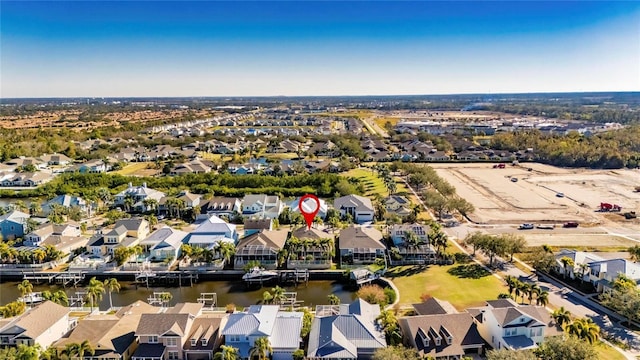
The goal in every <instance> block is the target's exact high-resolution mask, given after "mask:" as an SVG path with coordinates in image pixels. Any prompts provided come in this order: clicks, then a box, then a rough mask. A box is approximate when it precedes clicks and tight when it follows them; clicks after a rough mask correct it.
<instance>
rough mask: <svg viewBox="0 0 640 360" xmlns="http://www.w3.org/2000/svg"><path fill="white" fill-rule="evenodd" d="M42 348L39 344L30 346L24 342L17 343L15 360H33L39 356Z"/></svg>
mask: <svg viewBox="0 0 640 360" xmlns="http://www.w3.org/2000/svg"><path fill="white" fill-rule="evenodd" d="M41 351H42V348H41V347H40V345H39V344H35V345H32V346H29V345H26V344H18V353H17V354H16V355H17V356H16V358H15V360H34V359H39V358H40V352H41Z"/></svg>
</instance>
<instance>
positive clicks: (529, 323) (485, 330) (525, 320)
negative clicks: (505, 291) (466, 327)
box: [467, 299, 562, 350]
mask: <svg viewBox="0 0 640 360" xmlns="http://www.w3.org/2000/svg"><path fill="white" fill-rule="evenodd" d="M467 312H469V313H470V314H471V316H473V318H474V322H475V323H476V324H477V326H478V331H479V332H480V335H481V336H482V338H483V339H484V340H485V341H486V342H487V343H488V344H489V345H490V346H491V347H493V348H494V349H498V350H500V349H508V350H524V349H534V348H536V347H538V345H539V344H540V343H541V342H542V341H544V338H545V337H549V336H557V335H561V334H562V329H560V328H559V327H558V326H556V324H555V322H553V321H552V319H551V314H549V312H548V311H547V309H545V308H544V307H543V306H533V305H518V304H517V303H516V302H515V301H513V300H511V299H499V300H490V301H487V304H486V305H485V306H483V307H478V308H470V309H467Z"/></svg>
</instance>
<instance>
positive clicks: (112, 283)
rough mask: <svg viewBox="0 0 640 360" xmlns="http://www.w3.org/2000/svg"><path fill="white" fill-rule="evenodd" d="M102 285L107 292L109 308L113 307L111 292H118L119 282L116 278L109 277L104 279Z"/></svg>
mask: <svg viewBox="0 0 640 360" xmlns="http://www.w3.org/2000/svg"><path fill="white" fill-rule="evenodd" d="M104 287H105V289H106V290H107V291H108V292H109V309H111V308H113V300H112V299H111V293H112V292H114V291H115V292H120V283H119V282H118V280H116V278H109V279H106V280H105V281H104Z"/></svg>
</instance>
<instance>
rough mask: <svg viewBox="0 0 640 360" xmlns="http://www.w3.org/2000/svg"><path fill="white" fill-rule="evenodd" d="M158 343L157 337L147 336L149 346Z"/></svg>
mask: <svg viewBox="0 0 640 360" xmlns="http://www.w3.org/2000/svg"><path fill="white" fill-rule="evenodd" d="M157 343H158V335H152V336H149V344H157Z"/></svg>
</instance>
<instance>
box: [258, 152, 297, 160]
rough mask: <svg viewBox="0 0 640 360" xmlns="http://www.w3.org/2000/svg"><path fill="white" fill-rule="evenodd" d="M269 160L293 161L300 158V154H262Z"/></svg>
mask: <svg viewBox="0 0 640 360" xmlns="http://www.w3.org/2000/svg"><path fill="white" fill-rule="evenodd" d="M262 156H264V157H265V158H267V159H272V160H291V159H296V158H298V154H296V153H274V154H267V153H265V154H262Z"/></svg>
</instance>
